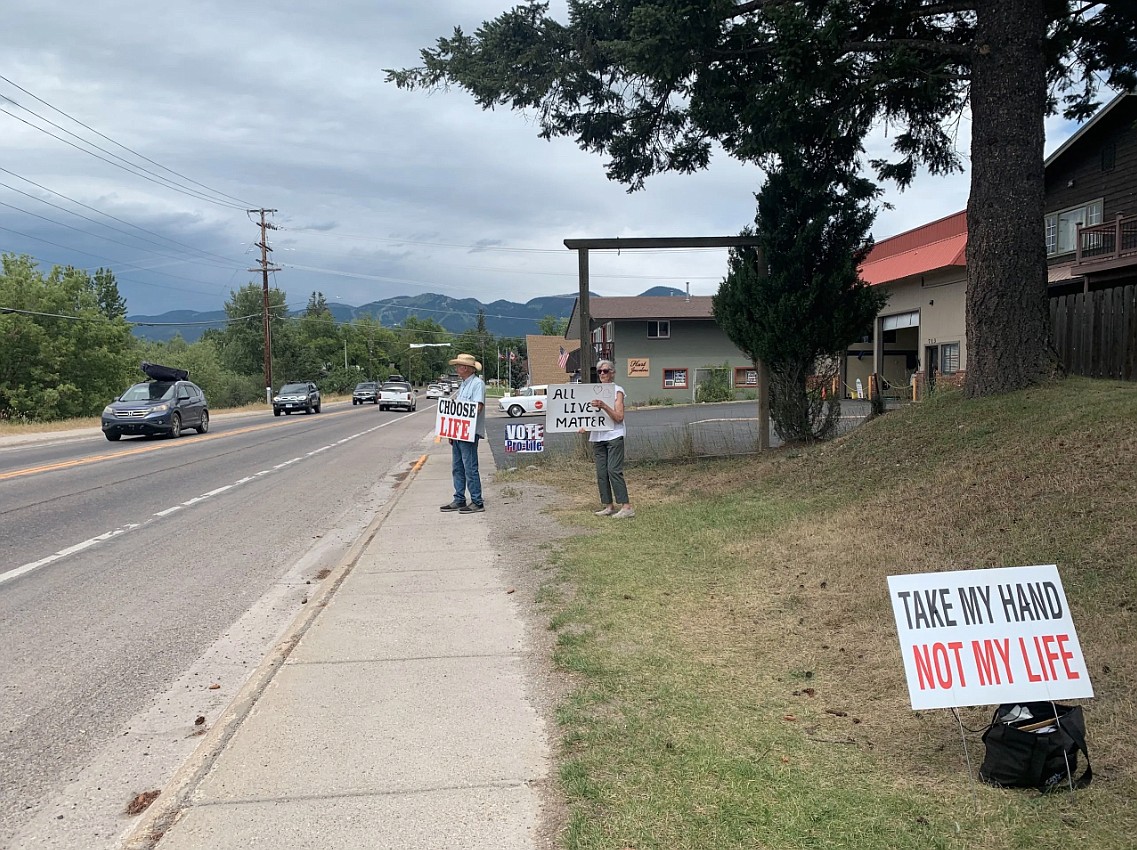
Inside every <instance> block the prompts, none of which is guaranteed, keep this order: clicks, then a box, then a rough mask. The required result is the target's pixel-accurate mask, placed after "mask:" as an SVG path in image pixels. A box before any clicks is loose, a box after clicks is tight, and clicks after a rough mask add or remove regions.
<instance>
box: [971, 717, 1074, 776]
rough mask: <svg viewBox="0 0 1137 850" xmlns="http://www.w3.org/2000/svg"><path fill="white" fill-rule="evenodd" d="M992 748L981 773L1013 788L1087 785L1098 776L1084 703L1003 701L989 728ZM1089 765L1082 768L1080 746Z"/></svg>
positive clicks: (985, 739) (987, 742) (985, 740)
mask: <svg viewBox="0 0 1137 850" xmlns="http://www.w3.org/2000/svg"><path fill="white" fill-rule="evenodd" d="M983 743H984V744H985V745H986V747H987V753H986V755H985V756H984V757H983V764H982V766H981V767H980V768H979V778H980V779H982V780H983V781H984V782H988V783H990V784H992V785H999V786H1004V787H1008V788H1037V789H1039V790H1040V791H1055V790H1058V789H1060V788H1066V787H1070V785H1071V784H1072V785H1073V787H1075V788H1083V787H1085V786H1086V785H1089V784H1090V781H1091V780H1092V779H1093V776H1094V773H1093V769H1092V768H1091V767H1090V753H1089V751H1088V750H1087V749H1086V720H1085V717H1084V716H1083V715H1082V707H1081V706H1080V705H1059V704H1057V703H1052V702H1026V703H1019V704H1018V705H1009V704H1008V705H1000V706H999V707H998V708H997V709H995V716H994V717H993V718H992V720H991V725H990V726H988V727H987V731H986V732H984V733H983ZM1079 751H1081V753H1082V755H1083V756H1085V758H1086V769H1085V772H1083V773H1082V775H1081V776H1080V777H1078V778H1077V779H1074V780H1073V781H1071V777H1072V776H1073V775H1074V774H1075V773H1077V772H1078V752H1079Z"/></svg>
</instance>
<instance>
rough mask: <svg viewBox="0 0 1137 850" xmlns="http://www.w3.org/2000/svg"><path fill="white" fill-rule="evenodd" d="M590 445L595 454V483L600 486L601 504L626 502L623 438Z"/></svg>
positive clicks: (626, 486)
mask: <svg viewBox="0 0 1137 850" xmlns="http://www.w3.org/2000/svg"><path fill="white" fill-rule="evenodd" d="M592 446H593V452H594V453H595V455H596V484H597V486H598V487H599V488H600V502H601V504H604V505H611V504H620V505H626V504H628V485H627V484H625V483H624V438H623V437H617V438H616V439H614V440H605V441H603V442H599V443H593V444H592ZM613 496H615V498H614V499H613Z"/></svg>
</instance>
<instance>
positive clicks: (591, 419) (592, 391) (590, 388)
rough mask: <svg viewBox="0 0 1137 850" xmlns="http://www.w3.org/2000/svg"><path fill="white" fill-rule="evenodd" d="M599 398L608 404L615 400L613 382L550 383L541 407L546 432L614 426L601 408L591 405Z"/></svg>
mask: <svg viewBox="0 0 1137 850" xmlns="http://www.w3.org/2000/svg"><path fill="white" fill-rule="evenodd" d="M594 398H595V399H600V400H601V401H605V402H607V403H608V406H609V407H611V406H612V405H614V404H615V403H616V385H615V384H550V385H549V396H548V406H547V407H546V409H545V430H546V431H548V432H549V433H550V434H554V433H565V432H569V431H579V430H580V429H581V428H583V429H584V430H585V431H607V430H609V429H611V428H614V427H616V424H615V423H614V422H613V421H612V419H611V417H610V416H608V414H607V413H605V412H604V411H603V410H597V409H596V408H594V407H593V406H592V400H593V399H594Z"/></svg>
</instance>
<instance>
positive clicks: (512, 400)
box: [498, 384, 549, 417]
mask: <svg viewBox="0 0 1137 850" xmlns="http://www.w3.org/2000/svg"><path fill="white" fill-rule="evenodd" d="M548 400H549V387H548V386H547V385H545V384H539V385H537V386H535V387H524V388H522V389H521V390H520V391H519V393H518V395H507V396H503V397H502V399H501V400H500V401H499V402H498V407H499V408H501V411H502V412H503V413H508V414H509V415H510V416H511V417H517V416H524V415H525V414H526V413H542V414H543V413H544V412H545V408H546V407H547V405H548Z"/></svg>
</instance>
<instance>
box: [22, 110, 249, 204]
mask: <svg viewBox="0 0 1137 850" xmlns="http://www.w3.org/2000/svg"><path fill="white" fill-rule="evenodd" d="M4 99H5V100H7V101H8V102H9V103H15V104H16V106H17V107H19V108H20V109H23V110H24V111H25V112H31V110H30V109H28V108H27V107H26V106H20V104H18V103H16V102H15V101H14V100H12V99H11V98H8V97H5V98H4ZM0 112H3V113H4V114H5V115H7V116H9V117H11V118H15V119H16V120H17V121H19V122H20V123H21V124H26V125H27V126H29V127H31V128H32V129H33V130H39V131H40V132H41V133H45V134H47V135H48V136H51V137H52V138H53V139H58V140H59V141H61V142H63V143H64V144H65V145H70V146H71V147H73V148H75V150H77V151H80V152H81V153H85V154H87V156H93V157H94V158H95V159H98V160H102V161H103V162H105V163H107V164H108V165H113V166H114V167H115V168H121V169H122V170H123V171H126V172H127V173H129V174H133V175H134V176H135V177H141V178H142V179H143V180H149V181H150V182H151V183H155V184H157V185H159V186H163V187H164V188H167V189H173V190H174V191H175V192H180V193H181V194H183V195H188V196H189V197H191V198H197V199H198V200H202V201H206V202H207V203H211V204H217V205H218V206H221V207H229V208H230V209H244V207H243V206H242V205H240V204H233V203H229V202H228V201H219V200H217V199H216V198H211V197H209V196H208V195H203V194H202V193H201V192H197V191H195V190H193V189H189V188H186V187H184V186H179V185H178V184H176V183H174V182H173V181H172V180H168V179H167V178H165V177H162V176H161V175H160V174H155V173H154V172H153V171H150V170H149V169H146V168H143V167H142V166H140V165H135V164H134V163H132V162H128V161H127V160H125V159H123V158H122V157H120V156H118V155H117V154H113V153H111V152H110V151H108V150H105V149H104V148H101V147H99V146H98V145H96V144H95V143H94V142H88V141H87V140H86V139H84V138H82V137H81V136H76V135H75V134H74V133H72V132H71V131H70V130H67V129H65V128H63V127H60V126H59V125H58V124H56V123H55V122H53V121H51V120H49V119H47V118H44V117H43V116H40V115H36V113H34V112H31V114H32V115H35V116H36V117H37V118H39V119H40V120H41V121H45V122H46V123H48V124H50V125H51V126H52V127H55V128H57V129H58V130H61V131H62V132H64V133H66V134H67V135H69V136H74V138H76V139H79V141H81V142H82V143H83V144H85V145H90V146H91V147H93V148H95V150H100V151H102V152H103V153H105V154H107V155H108V156H112V157H114V158H115V159H117V160H119V162H114V161H112V160H110V159H107V158H106V157H104V156H99V155H98V154H97V153H92V152H91V151H89V150H87V149H86V148H81V147H79V145H77V144H75V143H74V142H69V141H67V139H65V138H63V137H62V136H57V135H56V134H55V133H52V132H51V131H50V130H45V129H44V128H43V127H37V126H36V125H35V124H33V123H32V122H30V121H27V120H25V119H23V118H21V117H20V116H18V115H14V114H12V113H11V112H9V111H8V110H7V109H4V108H3V107H0ZM132 169H134V170H132ZM148 174H149V175H152V176H150V177H148V176H147V175H148Z"/></svg>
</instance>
